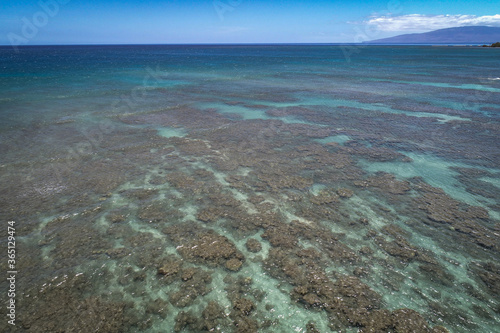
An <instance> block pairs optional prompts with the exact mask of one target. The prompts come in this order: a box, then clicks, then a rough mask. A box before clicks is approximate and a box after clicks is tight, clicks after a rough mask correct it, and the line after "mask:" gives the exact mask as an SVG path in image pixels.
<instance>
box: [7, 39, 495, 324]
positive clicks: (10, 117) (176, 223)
mask: <svg viewBox="0 0 500 333" xmlns="http://www.w3.org/2000/svg"><path fill="white" fill-rule="evenodd" d="M497 61H498V57H496V54H493V53H492V52H488V50H484V49H482V48H449V49H448V48H433V47H377V46H370V47H366V48H363V49H361V50H360V53H359V54H354V55H353V56H352V58H351V59H350V61H346V59H345V58H344V56H343V52H342V50H341V49H340V48H339V47H337V46H284V45H283V46H114V47H106V46H93V47H77V46H75V47H26V48H22V49H21V53H19V54H16V53H14V52H13V51H12V50H10V49H7V48H0V66H1V67H2V68H3V69H4V70H3V72H2V76H1V78H0V87H1V89H0V120H1V121H0V124H1V125H0V138H1V140H0V149H1V152H2V155H1V156H2V159H1V162H0V164H1V165H0V168H1V171H2V172H1V174H0V182H1V186H2V189H3V190H2V193H1V194H0V195H1V202H2V210H1V215H2V220H3V221H11V220H12V221H15V222H16V233H17V234H16V238H17V244H18V245H17V246H18V249H17V251H18V255H17V262H16V265H17V270H18V271H19V273H18V275H17V279H18V281H17V288H18V293H17V301H18V308H17V311H18V312H17V313H18V317H17V325H18V326H17V329H18V330H17V331H26V332H53V331H54V329H56V330H62V331H71V330H73V331H81V330H83V328H82V327H87V326H89V325H92V326H93V327H96V329H97V331H100V332H160V331H169V332H170V331H179V332H180V331H184V332H203V331H218V332H308V333H312V332H329V331H334V332H407V331H412V330H413V331H416V332H445V331H446V329H447V330H448V331H449V332H496V330H497V328H498V325H499V324H498V323H499V321H500V302H499V299H500V298H499V296H500V266H499V264H498V262H499V251H500V247H499V245H498V244H500V224H499V221H500V220H499V214H500V206H499V199H500V188H499V186H498V184H499V179H500V177H499V172H500V170H499V169H498V165H500V154H499V153H500V144H499V141H498V138H499V137H500V124H499V122H498V119H499V117H498V115H499V114H500V113H499V112H500V108H499V107H498V105H499V102H500V96H499V93H498V91H499V89H500V83H499V81H498V80H495V79H494V78H497V77H498V73H496V71H497V67H498V66H497ZM495 73H496V74H495ZM5 239H6V238H5V237H4V239H3V240H2V244H3V243H6V242H5ZM5 246H6V245H5ZM4 264H5V261H3V264H2V265H4ZM2 267H3V266H2ZM6 270H7V269H5V271H6ZM2 286H5V288H6V286H7V285H6V283H5V282H2ZM3 290H6V289H3ZM4 324H6V323H4V322H2V325H4ZM444 327H445V328H446V329H445V328H444ZM8 329H10V328H8Z"/></svg>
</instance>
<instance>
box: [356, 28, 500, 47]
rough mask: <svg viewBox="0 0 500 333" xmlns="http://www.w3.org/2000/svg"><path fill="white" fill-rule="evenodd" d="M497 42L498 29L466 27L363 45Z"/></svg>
mask: <svg viewBox="0 0 500 333" xmlns="http://www.w3.org/2000/svg"><path fill="white" fill-rule="evenodd" d="M497 40H500V27H486V26H468V27H457V28H446V29H439V30H434V31H430V32H425V33H420V34H405V35H399V36H395V37H390V38H382V39H376V40H372V41H368V42H364V43H365V44H379V45H380V44H462V45H463V44H466V45H484V44H487V45H489V44H490V43H492V42H494V41H497ZM495 44H497V43H495ZM495 44H493V45H495ZM493 45H492V46H493ZM493 47H496V46H493Z"/></svg>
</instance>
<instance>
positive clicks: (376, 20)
mask: <svg viewBox="0 0 500 333" xmlns="http://www.w3.org/2000/svg"><path fill="white" fill-rule="evenodd" d="M365 23H367V24H369V25H373V26H376V28H377V29H378V30H379V31H387V32H392V31H402V32H424V31H431V30H437V29H444V28H452V27H463V26H471V25H475V26H478V25H486V26H497V27H500V14H496V15H491V16H476V15H421V14H411V15H402V16H378V17H372V18H370V19H369V20H368V21H367V22H365Z"/></svg>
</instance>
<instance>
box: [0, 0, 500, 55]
mask: <svg viewBox="0 0 500 333" xmlns="http://www.w3.org/2000/svg"><path fill="white" fill-rule="evenodd" d="M0 8H1V11H0V44H3V45H10V44H13V43H14V44H17V45H35V44H117V43H122V44H136V43H141V44H142V43H153V44H156V43H160V44H163V43H166V44H169V43H354V42H361V41H366V40H372V39H377V38H384V37H389V36H395V35H398V34H402V33H412V32H425V31H430V30H435V29H440V28H447V27H452V26H463V25H490V26H500V6H499V4H498V1H497V0H494V1H493V0H491V1H489V0H486V1H485V0H483V1H470V0H467V1H465V0H455V1H451V0H443V1H439V0H434V1H417V2H416V1H405V0H384V1H382V0H371V1H357V0H352V1H324V0H317V1H313V0H310V1H298V0H296V1H294V0H291V1H276V0H267V1H261V0H184V1H180V0H163V1H159V0H142V1H139V0H120V1H119V0H100V1H86V0H40V1H32V0H26V1H14V0H10V1H6V0H0Z"/></svg>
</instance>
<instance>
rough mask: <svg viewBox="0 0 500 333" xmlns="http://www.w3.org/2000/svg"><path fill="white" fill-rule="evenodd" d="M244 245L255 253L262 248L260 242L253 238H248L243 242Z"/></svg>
mask: <svg viewBox="0 0 500 333" xmlns="http://www.w3.org/2000/svg"><path fill="white" fill-rule="evenodd" d="M245 247H246V248H247V250H248V251H250V252H253V253H257V252H260V250H262V244H260V243H259V241H258V240H256V239H255V238H250V239H248V240H247V242H246V243H245Z"/></svg>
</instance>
